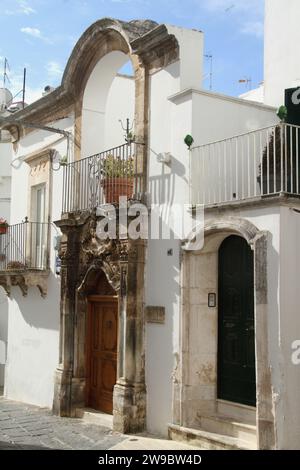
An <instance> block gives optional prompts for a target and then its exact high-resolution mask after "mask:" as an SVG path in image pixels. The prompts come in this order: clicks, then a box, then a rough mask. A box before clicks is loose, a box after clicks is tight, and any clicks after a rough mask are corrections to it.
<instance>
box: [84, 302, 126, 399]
mask: <svg viewBox="0 0 300 470" xmlns="http://www.w3.org/2000/svg"><path fill="white" fill-rule="evenodd" d="M94 303H99V304H103V305H104V304H106V303H116V304H117V310H118V314H117V376H116V383H117V380H118V367H119V361H118V357H119V330H120V328H119V298H118V295H89V296H87V315H86V347H85V369H86V383H85V406H89V405H88V403H89V394H90V375H91V347H90V342H91V316H92V304H94Z"/></svg>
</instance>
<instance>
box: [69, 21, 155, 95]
mask: <svg viewBox="0 0 300 470" xmlns="http://www.w3.org/2000/svg"><path fill="white" fill-rule="evenodd" d="M137 23H138V24H137ZM154 26H156V23H155V22H153V21H149V20H146V21H144V22H134V21H132V22H129V23H125V22H123V21H119V20H115V19H111V18H103V19H101V20H99V21H96V22H95V23H93V24H92V25H91V26H90V27H89V28H88V29H87V30H86V31H85V32H84V33H83V35H82V36H81V37H80V39H79V40H78V42H77V44H76V45H75V47H74V49H73V51H72V54H71V56H70V58H69V60H68V63H67V66H66V68H65V72H64V75H63V79H62V86H63V88H65V89H68V90H70V91H72V92H73V94H74V96H75V97H77V96H78V95H80V94H81V93H82V90H83V89H84V87H85V84H86V81H87V80H88V77H89V76H90V73H91V71H92V70H93V68H94V67H95V65H96V64H97V62H99V60H100V59H101V58H102V57H103V56H104V55H106V54H108V53H109V52H112V51H121V52H123V53H124V54H127V55H131V54H132V49H131V46H130V42H131V41H133V40H134V39H136V38H137V37H138V36H139V35H140V33H141V32H142V31H144V32H147V31H148V30H150V29H152V28H153V27H154Z"/></svg>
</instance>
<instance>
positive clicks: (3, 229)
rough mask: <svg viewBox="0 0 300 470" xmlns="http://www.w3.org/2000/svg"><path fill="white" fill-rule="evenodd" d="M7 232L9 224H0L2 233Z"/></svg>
mask: <svg viewBox="0 0 300 470" xmlns="http://www.w3.org/2000/svg"><path fill="white" fill-rule="evenodd" d="M6 232H7V225H0V234H3V233H6Z"/></svg>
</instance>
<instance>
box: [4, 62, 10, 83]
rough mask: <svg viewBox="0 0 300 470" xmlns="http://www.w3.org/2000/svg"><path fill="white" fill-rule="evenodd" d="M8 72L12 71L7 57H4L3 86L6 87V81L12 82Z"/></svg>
mask: <svg viewBox="0 0 300 470" xmlns="http://www.w3.org/2000/svg"><path fill="white" fill-rule="evenodd" d="M8 72H10V67H9V63H8V60H7V58H6V57H5V58H4V71H3V88H6V82H9V83H10V79H9V76H8Z"/></svg>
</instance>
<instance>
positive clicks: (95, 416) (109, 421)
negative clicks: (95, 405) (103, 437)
mask: <svg viewBox="0 0 300 470" xmlns="http://www.w3.org/2000/svg"><path fill="white" fill-rule="evenodd" d="M75 416H76V418H81V419H82V420H83V422H84V423H86V424H95V425H98V426H102V427H105V428H109V429H111V430H112V429H113V415H109V414H107V413H102V412H101V411H97V410H93V409H92V408H77V409H76V412H75Z"/></svg>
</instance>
